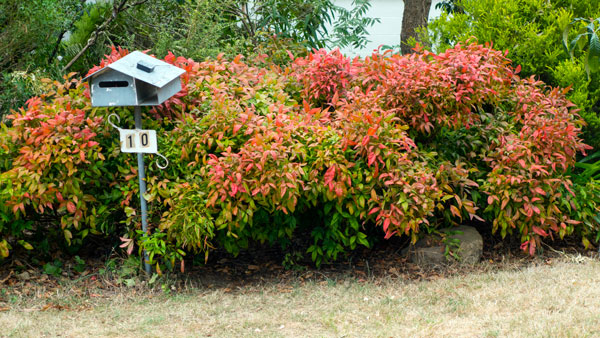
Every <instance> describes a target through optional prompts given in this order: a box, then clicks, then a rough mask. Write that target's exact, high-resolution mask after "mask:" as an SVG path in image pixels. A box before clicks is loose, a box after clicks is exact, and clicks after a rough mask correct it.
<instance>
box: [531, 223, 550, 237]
mask: <svg viewBox="0 0 600 338" xmlns="http://www.w3.org/2000/svg"><path fill="white" fill-rule="evenodd" d="M532 230H533V232H535V233H536V234H538V235H540V236H542V237H546V236H548V233H546V231H544V229H542V228H540V227H537V226H535V225H534V226H533V227H532Z"/></svg>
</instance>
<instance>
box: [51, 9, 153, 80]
mask: <svg viewBox="0 0 600 338" xmlns="http://www.w3.org/2000/svg"><path fill="white" fill-rule="evenodd" d="M128 1H129V0H120V1H119V2H118V3H115V4H114V5H113V10H112V13H111V15H110V16H109V17H108V18H107V19H106V20H105V21H104V22H103V23H102V24H101V25H99V26H98V27H96V29H95V30H94V32H93V33H92V36H90V38H89V39H88V41H87V44H86V45H85V46H83V48H82V49H81V50H80V51H79V52H78V53H77V54H76V55H75V56H74V57H73V58H72V59H71V61H69V63H67V65H66V66H64V67H63V69H62V71H63V72H66V71H67V69H69V68H70V67H71V66H72V65H73V64H74V63H75V61H77V60H78V59H79V58H80V57H81V56H82V55H83V53H85V51H87V50H88V48H90V47H91V46H93V45H94V43H96V40H97V39H98V36H99V35H100V33H101V32H103V31H104V30H106V28H107V27H108V26H109V25H110V24H111V23H112V22H113V21H114V20H115V19H116V18H117V16H118V15H119V14H120V13H121V12H124V11H126V10H128V9H130V8H133V7H135V6H139V5H141V4H143V3H145V2H147V1H148V0H139V1H136V2H133V3H130V4H127V2H128Z"/></svg>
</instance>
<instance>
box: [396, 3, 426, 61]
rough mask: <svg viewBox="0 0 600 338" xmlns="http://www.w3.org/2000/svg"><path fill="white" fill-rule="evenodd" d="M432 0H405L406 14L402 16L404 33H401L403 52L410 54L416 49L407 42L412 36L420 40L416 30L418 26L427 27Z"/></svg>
mask: <svg viewBox="0 0 600 338" xmlns="http://www.w3.org/2000/svg"><path fill="white" fill-rule="evenodd" d="M430 8H431V0H404V15H403V16H402V33H401V35H400V50H401V51H402V54H410V53H413V52H414V51H413V50H412V47H411V46H409V45H408V44H407V42H408V40H409V39H410V38H411V37H414V38H415V39H416V40H417V41H419V37H418V36H417V33H416V32H415V28H417V27H421V26H422V27H427V20H428V19H429V9H430Z"/></svg>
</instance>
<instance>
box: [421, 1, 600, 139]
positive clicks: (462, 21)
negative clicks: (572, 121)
mask: <svg viewBox="0 0 600 338" xmlns="http://www.w3.org/2000/svg"><path fill="white" fill-rule="evenodd" d="M445 4H446V6H445V7H444V8H446V9H447V10H448V11H449V12H451V13H442V15H441V16H440V17H439V18H437V19H436V20H434V21H433V22H431V23H430V24H429V26H428V31H427V32H423V33H424V34H425V35H426V36H428V40H429V43H430V44H431V45H432V48H433V50H434V51H436V52H442V51H444V50H445V49H447V48H452V47H453V46H454V45H456V44H457V43H464V42H466V41H469V40H471V41H473V40H474V39H476V40H477V41H478V42H479V43H485V42H491V43H493V46H494V48H496V49H498V50H508V51H509V54H508V57H509V58H510V59H511V60H512V61H513V63H514V64H516V65H521V67H522V74H523V76H530V75H536V76H537V77H538V78H539V79H540V80H542V81H544V82H545V83H547V84H549V85H551V86H556V87H563V88H567V87H570V88H571V91H570V92H569V93H567V98H568V99H569V100H571V101H573V102H574V103H575V104H576V105H577V106H578V107H579V108H580V109H581V112H580V114H581V116H582V117H583V118H584V120H585V121H586V123H587V126H586V127H585V128H584V139H585V140H586V142H587V143H588V144H590V145H592V146H593V147H594V148H599V147H600V138H599V137H598V135H600V114H599V111H600V100H599V98H600V86H599V85H598V84H599V83H600V81H599V76H600V74H598V73H596V74H591V75H592V76H591V78H588V76H587V74H586V63H588V62H587V60H588V57H589V56H590V53H580V52H578V51H576V52H575V53H573V57H571V56H570V55H569V51H568V50H567V48H565V47H564V46H563V40H567V41H568V42H569V44H570V42H571V41H574V40H579V44H581V43H584V42H586V41H588V40H589V37H591V35H592V34H591V33H593V32H594V31H595V29H596V28H594V27H588V26H590V25H589V22H588V23H585V24H584V21H578V22H575V23H574V24H571V23H572V21H573V20H574V19H575V18H585V19H592V20H593V19H595V18H598V17H600V7H599V6H598V3H597V1H596V0H581V1H570V0H553V1H545V0H518V1H515V0H456V1H448V2H445ZM570 25H572V26H573V27H572V29H570V30H568V29H567V28H568V27H570ZM592 26H593V25H592ZM579 28H581V30H580V29H579ZM588 28H592V31H589V29H588ZM588 31H589V33H590V34H589V36H587V35H586V36H583V37H581V36H579V34H580V33H582V32H584V33H585V32H588ZM565 32H566V33H567V36H565V37H564V38H563V33H565ZM584 35H585V34H584ZM594 43H595V42H594ZM574 47H576V46H570V49H571V50H573V49H574ZM599 48H600V47H599ZM592 62H593V63H594V61H592ZM594 64H595V63H594Z"/></svg>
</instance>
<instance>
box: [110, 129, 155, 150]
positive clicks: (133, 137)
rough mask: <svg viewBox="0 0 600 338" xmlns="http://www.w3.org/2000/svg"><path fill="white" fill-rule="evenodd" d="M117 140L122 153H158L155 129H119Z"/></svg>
mask: <svg viewBox="0 0 600 338" xmlns="http://www.w3.org/2000/svg"><path fill="white" fill-rule="evenodd" d="M119 140H120V141H121V152H123V153H146V154H156V153H158V142H157V141H156V130H138V129H119Z"/></svg>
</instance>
